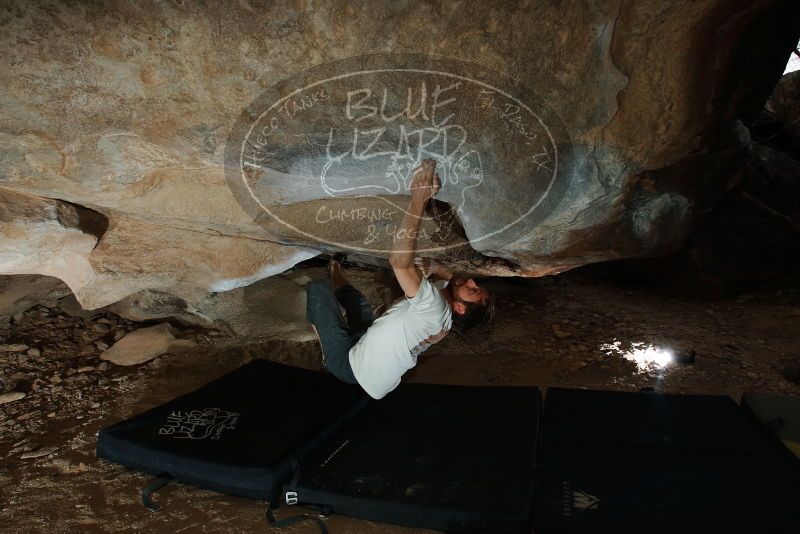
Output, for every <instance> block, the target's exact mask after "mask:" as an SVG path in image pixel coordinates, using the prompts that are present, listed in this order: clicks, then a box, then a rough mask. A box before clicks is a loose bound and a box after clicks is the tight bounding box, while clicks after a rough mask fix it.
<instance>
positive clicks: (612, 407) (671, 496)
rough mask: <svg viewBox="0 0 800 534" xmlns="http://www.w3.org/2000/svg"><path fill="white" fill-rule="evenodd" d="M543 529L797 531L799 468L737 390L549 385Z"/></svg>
mask: <svg viewBox="0 0 800 534" xmlns="http://www.w3.org/2000/svg"><path fill="white" fill-rule="evenodd" d="M539 462H540V464H541V470H540V472H539V474H538V476H537V489H536V493H537V495H536V516H535V527H536V532H542V533H551V532H563V533H589V532H615V533H627V532H630V533H634V532H635V533H641V532H648V533H650V532H670V533H673V534H674V533H675V532H726V533H730V532H748V533H750V532H796V531H797V530H796V529H797V527H798V525H800V516H799V514H800V507H798V506H797V503H798V502H800V472H799V471H798V469H797V467H798V466H797V465H796V463H795V462H794V461H793V459H792V458H791V456H790V455H788V454H786V451H785V450H783V449H782V448H781V447H780V446H779V444H777V443H775V442H774V440H772V439H771V438H770V436H768V435H767V434H766V433H765V432H764V431H763V429H762V428H760V427H759V426H758V425H756V424H755V422H754V421H752V420H751V419H750V418H749V417H747V415H746V414H745V413H744V412H743V411H742V410H741V408H740V407H739V406H738V405H737V404H736V403H735V402H734V401H733V400H732V399H730V398H728V397H721V396H699V395H661V394H655V393H625V392H609V391H589V390H572V389H561V388H551V389H548V391H547V398H546V400H545V407H544V418H543V421H542V434H541V449H540V457H539Z"/></svg>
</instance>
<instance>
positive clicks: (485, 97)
mask: <svg viewBox="0 0 800 534" xmlns="http://www.w3.org/2000/svg"><path fill="white" fill-rule="evenodd" d="M570 147H571V143H570V141H569V138H568V135H567V134H566V132H565V129H564V127H563V126H562V124H561V121H560V120H559V119H558V117H557V116H556V114H555V112H554V111H553V110H552V109H551V107H550V106H548V105H547V104H546V103H545V101H544V100H543V99H541V98H538V97H537V96H536V95H535V94H534V92H532V91H531V90H529V89H528V88H525V87H522V86H521V85H519V84H518V83H516V82H513V81H510V80H509V79H506V78H505V77H503V76H501V75H499V74H498V73H496V72H492V71H489V70H487V69H485V68H483V67H480V66H477V65H475V64H471V63H465V62H461V61H457V60H451V59H447V58H432V57H429V56H424V55H415V54H376V55H369V56H362V57H356V58H350V59H347V60H343V61H338V62H333V63H328V64H324V65H321V66H318V67H314V68H312V69H309V70H306V71H303V72H301V73H299V74H297V75H296V76H294V77H292V78H290V79H288V80H283V81H281V82H279V83H277V84H275V85H274V86H273V87H271V88H269V89H268V90H267V91H266V92H265V93H264V94H262V95H261V96H260V97H259V98H258V99H256V100H255V101H254V102H253V103H252V104H251V105H250V106H248V108H247V109H246V110H245V111H244V113H243V114H242V116H241V118H240V119H239V121H238V122H237V124H236V125H235V127H234V128H233V130H232V132H231V134H230V137H229V139H228V143H227V145H226V149H225V169H226V178H227V180H228V184H229V186H230V188H231V190H232V191H233V193H234V196H235V197H236V199H237V200H238V202H239V203H240V205H242V207H243V208H245V210H246V211H247V212H248V214H249V215H250V216H251V217H252V218H253V220H255V221H256V222H258V223H259V224H261V225H262V226H263V227H264V228H266V229H267V231H268V233H269V234H271V235H273V236H276V237H280V238H282V241H286V242H291V243H296V244H307V245H312V246H313V245H322V246H323V248H326V247H327V248H331V247H336V248H340V249H346V250H352V251H355V252H362V253H385V252H388V251H389V250H390V248H391V245H392V242H393V239H394V238H395V237H397V236H398V232H399V231H400V222H401V220H402V218H403V215H404V214H405V210H406V209H407V205H408V197H407V195H408V194H409V185H410V181H411V178H412V175H413V169H414V168H415V167H416V166H417V165H419V164H420V162H421V161H422V160H423V159H426V158H432V159H435V160H436V162H437V168H436V170H437V172H438V173H439V175H440V179H441V182H442V188H441V190H440V191H439V193H438V194H437V196H436V199H437V200H438V201H439V202H434V203H432V204H431V208H430V209H429V212H428V213H426V214H425V215H424V216H423V221H422V227H421V230H420V234H419V236H418V237H419V238H420V240H419V241H418V250H417V251H418V252H426V251H430V250H443V249H447V248H450V247H455V246H462V245H463V243H464V237H466V238H468V239H469V241H470V242H471V243H472V244H473V245H475V244H477V243H480V242H482V241H484V240H487V239H489V240H491V238H493V237H495V236H499V235H501V234H505V233H506V232H513V231H514V229H515V228H516V230H517V231H521V229H520V227H518V225H519V223H520V222H522V221H527V223H526V224H524V225H522V226H523V227H528V228H529V227H530V225H531V224H535V223H536V222H537V221H540V220H543V219H544V218H545V217H546V216H547V215H548V213H550V212H551V211H552V209H553V208H554V207H555V205H556V204H557V203H558V201H559V200H560V199H561V197H562V196H563V193H564V191H565V184H564V181H565V180H564V179H563V169H562V167H561V165H560V162H561V161H562V159H563V158H564V153H565V152H568V151H569V149H570ZM464 233H466V236H464V235H463V234H464ZM503 239H506V240H507V239H509V236H507V235H505V236H504V237H503Z"/></svg>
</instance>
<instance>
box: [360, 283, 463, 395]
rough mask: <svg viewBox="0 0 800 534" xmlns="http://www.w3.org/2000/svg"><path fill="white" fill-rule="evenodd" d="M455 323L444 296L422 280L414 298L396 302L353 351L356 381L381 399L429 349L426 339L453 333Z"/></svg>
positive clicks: (370, 393) (362, 337) (370, 328)
mask: <svg viewBox="0 0 800 534" xmlns="http://www.w3.org/2000/svg"><path fill="white" fill-rule="evenodd" d="M452 323H453V315H452V312H451V311H450V306H449V305H448V304H447V301H446V300H445V298H444V296H442V293H441V292H440V291H439V290H438V289H436V288H435V287H434V286H433V284H432V283H430V282H429V281H428V280H427V279H425V278H423V279H422V283H421V284H420V286H419V291H417V294H416V295H414V298H411V299H410V298H407V297H406V298H402V299H400V300H399V301H397V302H396V303H394V304H393V305H392V307H391V308H389V309H388V310H386V313H384V314H383V315H381V316H380V317H378V318H377V319H375V322H374V323H372V326H370V327H369V328H368V329H367V331H366V332H365V333H364V335H363V336H361V339H359V340H358V342H357V343H356V344H355V345H353V347H352V348H351V349H350V366H351V367H352V368H353V374H354V375H355V377H356V380H358V383H359V384H360V385H361V387H362V388H364V391H366V392H367V393H368V394H369V396H370V397H372V398H374V399H382V398H383V397H384V396H385V395H386V394H387V393H389V392H390V391H392V390H393V389H394V388H396V387H397V386H398V384H400V377H402V376H403V373H405V372H406V371H408V370H409V369H411V368H412V367H414V366H415V365H416V364H417V356H418V355H419V354H420V353H422V352H424V351H425V350H426V349H427V348H428V347H429V346H430V345H429V344H428V343H427V342H425V339H427V338H428V337H430V336H433V335H435V334H438V333H439V332H441V331H442V330H450V327H451V326H452Z"/></svg>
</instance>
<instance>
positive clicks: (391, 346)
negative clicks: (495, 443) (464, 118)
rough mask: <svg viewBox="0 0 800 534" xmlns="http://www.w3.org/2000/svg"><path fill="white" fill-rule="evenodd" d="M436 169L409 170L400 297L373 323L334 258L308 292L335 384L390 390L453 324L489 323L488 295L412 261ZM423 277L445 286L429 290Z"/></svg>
mask: <svg viewBox="0 0 800 534" xmlns="http://www.w3.org/2000/svg"><path fill="white" fill-rule="evenodd" d="M435 168H436V162H435V161H433V160H423V161H422V164H421V165H420V166H419V167H417V168H416V169H415V170H414V175H413V178H412V180H411V184H410V186H409V189H410V193H411V201H410V203H409V206H408V209H407V210H406V212H405V214H404V216H403V220H402V222H401V224H400V228H399V229H398V231H397V232H396V234H395V239H394V243H393V245H392V252H391V254H390V256H389V263H390V264H391V266H392V270H393V271H394V275H395V277H396V278H397V281H398V282H399V283H400V287H401V288H402V290H403V292H404V293H405V298H401V299H399V300H398V301H396V302H395V303H394V304H393V305H392V306H391V307H390V308H389V309H388V310H386V312H385V313H384V314H383V315H381V316H380V317H378V318H375V317H374V316H373V312H372V308H371V307H370V306H369V303H368V302H367V300H366V299H365V298H364V296H363V295H362V294H361V293H360V292H359V291H358V290H357V289H355V288H354V287H353V286H351V285H350V284H349V282H348V281H347V278H346V277H345V275H344V273H343V271H342V266H341V264H340V263H339V262H337V261H332V262H331V266H330V276H331V280H330V282H329V281H327V280H316V281H314V282H311V283H309V284H308V286H307V287H306V292H307V305H308V307H307V311H306V318H307V319H308V321H309V322H310V323H311V324H312V326H313V327H314V331H315V332H316V333H317V336H318V337H319V340H320V344H321V345H322V358H323V365H325V367H326V368H327V369H328V371H330V372H331V373H332V374H333V375H335V376H336V377H337V378H339V379H340V380H342V381H344V382H348V383H351V384H359V385H360V386H361V387H362V388H363V389H364V391H366V392H367V393H368V394H369V395H370V396H371V397H373V398H375V399H380V398H383V397H384V396H385V395H386V394H387V393H389V392H390V391H392V390H393V389H394V388H396V387H397V385H398V384H399V383H400V378H401V377H402V376H403V374H404V373H405V372H406V371H407V370H409V369H411V368H412V367H414V366H415V365H416V363H417V356H419V354H420V353H422V352H423V351H425V350H426V349H427V348H428V347H429V346H430V345H433V344H435V343H438V342H439V341H441V340H442V339H444V337H445V336H446V335H447V334H448V332H449V331H450V329H451V327H452V326H456V327H458V328H459V329H460V330H466V329H467V328H471V327H473V326H476V325H478V324H487V323H488V322H490V321H491V319H492V317H493V315H494V297H493V295H491V294H490V293H489V291H487V290H486V289H485V288H483V287H480V286H479V285H478V284H477V283H476V282H475V280H473V279H472V278H466V277H459V276H454V275H453V273H451V272H450V271H448V270H447V269H445V268H444V267H442V266H441V265H439V264H437V263H435V262H433V261H431V260H427V259H422V258H416V259H415V258H414V250H415V247H416V241H417V234H418V233H419V229H420V225H421V222H422V216H423V214H424V213H425V207H426V206H427V204H428V201H429V200H430V199H431V198H432V197H433V196H434V195H435V194H436V193H437V192H438V191H439V188H440V187H441V181H440V180H439V175H438V174H437V173H435V172H434V170H435ZM428 276H430V277H432V278H436V279H437V280H441V281H443V283H444V284H445V285H446V286H445V287H444V288H442V289H438V288H436V287H434V285H433V283H432V282H430V281H429V280H428V279H427V278H426V277H428ZM340 304H341V306H342V307H343V308H344V310H345V316H346V320H345V318H344V317H342V314H341V312H340V308H339V306H340Z"/></svg>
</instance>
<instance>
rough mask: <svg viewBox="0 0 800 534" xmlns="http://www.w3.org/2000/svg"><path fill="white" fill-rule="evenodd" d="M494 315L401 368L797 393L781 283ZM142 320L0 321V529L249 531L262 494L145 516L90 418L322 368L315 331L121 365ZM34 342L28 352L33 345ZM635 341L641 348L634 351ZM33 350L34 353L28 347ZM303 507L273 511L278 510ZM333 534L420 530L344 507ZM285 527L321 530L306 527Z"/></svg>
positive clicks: (799, 357) (213, 499) (186, 494)
mask: <svg viewBox="0 0 800 534" xmlns="http://www.w3.org/2000/svg"><path fill="white" fill-rule="evenodd" d="M490 284H491V285H492V287H493V288H494V289H495V291H496V292H497V293H498V295H499V303H498V310H497V316H496V320H495V324H494V325H493V326H492V327H491V328H490V329H489V330H488V331H487V332H484V333H478V334H475V335H473V336H470V337H468V338H464V339H462V338H459V337H457V336H455V335H451V336H448V338H447V339H446V340H445V341H444V342H442V343H440V344H439V345H437V346H435V347H433V348H432V349H431V350H429V351H428V352H426V353H425V355H424V356H423V357H421V358H420V362H419V365H418V366H417V368H416V369H414V370H413V372H412V373H410V374H409V375H407V376H406V379H407V380H409V381H416V382H430V383H446V384H487V385H538V386H541V387H548V386H566V387H587V388H599V389H614V390H626V391H636V390H640V389H642V388H654V389H655V390H656V391H659V392H669V393H708V394H725V395H731V396H733V397H734V398H735V399H737V400H738V398H739V396H740V395H741V393H742V392H743V391H748V390H759V391H775V392H781V393H787V394H792V395H799V394H800V385H798V383H800V297H799V296H798V294H797V292H796V291H794V290H792V289H791V288H784V289H780V290H776V289H772V290H769V291H767V290H761V291H758V292H748V293H739V294H737V295H734V296H725V297H718V298H707V297H699V296H697V295H686V294H684V295H683V296H669V295H670V292H669V291H664V290H663V288H662V290H660V291H658V292H656V291H653V290H650V289H647V288H643V287H636V286H632V285H620V284H619V283H615V282H613V281H609V280H608V279H598V278H597V277H596V276H589V275H587V274H585V273H581V272H578V273H567V274H565V275H561V276H559V277H550V278H545V279H539V280H506V281H491V282H490ZM137 326H139V325H137V324H135V323H131V322H130V321H126V320H123V319H121V318H119V317H117V316H114V315H111V314H106V315H102V316H95V317H93V318H89V317H73V316H70V315H68V314H66V313H65V312H63V311H62V310H61V309H59V308H44V307H41V306H39V307H37V308H33V309H31V310H29V311H28V312H26V313H25V314H24V316H18V317H17V320H11V321H9V322H7V323H5V324H3V323H0V344H5V345H9V344H16V345H25V346H27V349H26V350H25V349H23V348H22V347H19V346H17V347H8V346H6V348H7V349H10V350H7V351H4V352H0V380H3V381H5V382H4V384H3V391H18V392H24V393H25V397H24V398H22V399H20V400H16V401H12V402H7V403H5V404H2V405H0V458H1V459H2V460H0V461H1V462H2V463H1V464H0V530H2V531H3V532H9V533H18V532H19V533H22V532H25V533H28V532H48V533H52V532H81V533H83V532H87V533H92V532H104V533H106V532H153V533H170V534H177V533H184V532H185V533H192V532H231V533H240V532H241V533H244V532H257V531H265V530H266V529H267V526H266V523H265V521H264V518H263V511H264V505H263V503H260V502H257V501H251V500H246V499H240V498H235V497H230V496H226V495H221V494H217V493H213V492H210V491H204V490H199V489H195V488H193V487H189V486H184V485H179V484H174V485H170V486H168V487H167V488H166V489H164V490H162V491H161V492H159V493H158V494H157V497H156V500H157V501H158V502H159V503H160V504H161V505H163V507H164V509H163V511H161V512H160V513H151V512H149V511H148V510H146V509H145V508H144V507H143V506H142V505H141V504H140V501H139V489H140V488H141V486H143V485H144V484H145V483H146V482H148V481H149V480H150V477H149V476H146V475H141V474H138V473H136V472H133V471H130V470H128V469H125V468H122V467H119V466H116V465H113V464H110V463H108V462H105V461H99V460H97V458H96V457H95V453H94V448H95V442H96V434H97V432H98V430H99V429H101V428H103V427H104V426H107V425H109V424H111V423H114V422H117V421H119V420H120V419H122V418H125V417H128V416H130V415H132V414H134V413H137V412H140V411H143V410H145V409H147V408H150V407H152V406H155V405H157V404H159V403H162V402H164V401H166V400H169V399H171V398H173V397H175V396H178V395H179V394H182V393H185V392H187V391H190V390H192V389H194V388H196V387H198V386H200V385H202V384H204V383H206V382H208V381H210V380H212V379H214V378H216V377H217V376H220V375H222V374H224V373H226V372H228V371H230V370H232V369H235V368H236V367H238V366H240V365H242V364H244V363H245V362H247V361H249V360H251V359H253V358H269V359H272V360H276V361H281V362H286V363H290V364H293V365H298V366H302V367H307V368H318V367H319V349H318V347H317V345H316V344H315V343H304V344H288V343H281V342H275V341H272V342H269V343H267V344H263V345H251V346H237V340H235V339H230V338H227V337H225V336H224V335H221V334H219V333H217V332H209V331H201V330H195V331H191V332H189V334H190V335H191V336H193V337H194V338H195V339H196V340H197V341H198V343H199V349H198V350H196V351H192V352H189V353H183V354H180V355H164V356H162V357H160V358H157V359H155V360H153V361H151V362H149V363H147V364H143V365H141V366H138V367H117V366H114V365H111V364H106V363H104V362H101V361H100V360H99V353H100V352H101V351H102V349H103V348H104V346H105V345H108V344H111V343H113V341H114V339H115V338H118V337H121V336H122V335H124V333H125V332H127V331H130V330H132V329H134V328H136V327H137ZM662 348H665V349H672V350H673V351H674V352H675V353H677V354H678V355H689V354H692V353H693V354H694V357H695V362H694V363H686V364H679V363H674V364H669V365H667V366H666V367H664V368H657V367H655V366H648V365H647V364H646V363H644V362H643V363H642V364H641V365H639V364H637V363H636V362H635V361H632V360H631V359H630V358H633V357H634V356H635V355H637V354H639V355H645V356H647V355H652V354H658V351H659V349H662ZM31 349H34V350H31ZM636 349H638V351H637V350H636ZM37 352H38V354H37ZM298 511H300V509H296V510H295V509H293V510H291V511H286V509H285V508H284V509H282V510H281V513H280V514H279V517H280V516H282V517H285V516H286V515H292V514H294V513H296V512H298ZM326 522H327V524H328V526H329V528H330V530H331V532H333V533H357V532H365V533H378V532H388V533H398V534H399V533H404V532H419V531H417V530H413V529H406V528H400V527H393V526H390V525H384V524H379V523H371V522H366V521H359V520H354V519H348V518H343V517H330V518H327V519H326ZM285 532H292V533H304V532H309V533H311V532H317V527H315V526H314V525H313V524H300V525H298V526H295V527H292V528H289V529H286V530H285Z"/></svg>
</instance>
